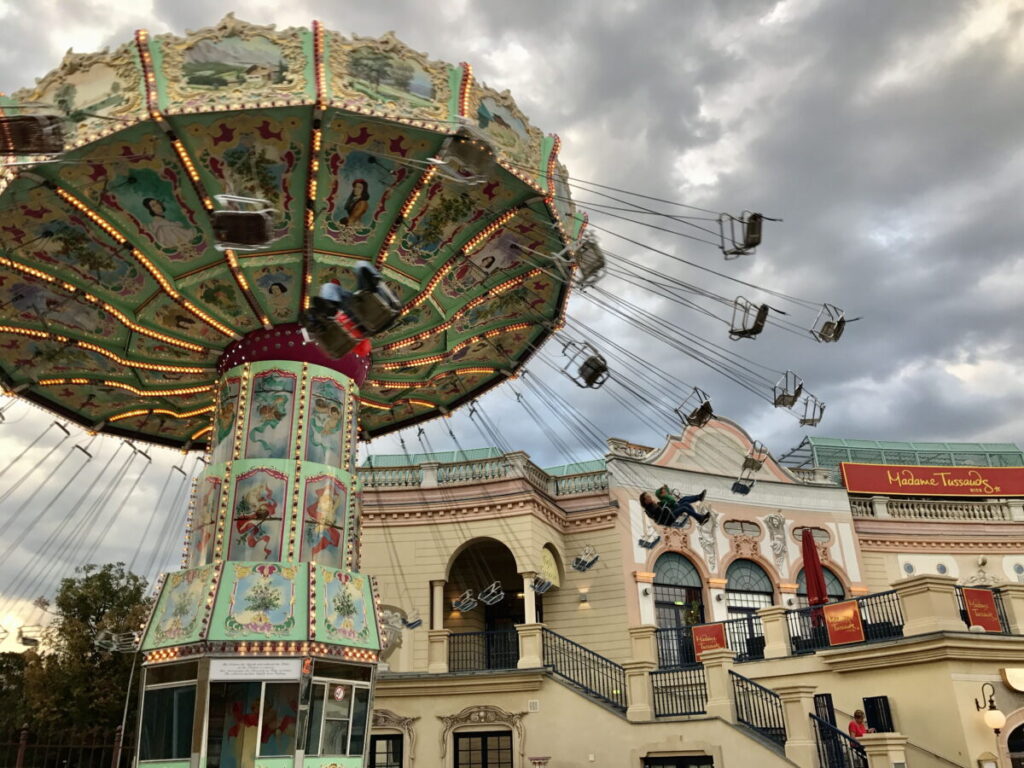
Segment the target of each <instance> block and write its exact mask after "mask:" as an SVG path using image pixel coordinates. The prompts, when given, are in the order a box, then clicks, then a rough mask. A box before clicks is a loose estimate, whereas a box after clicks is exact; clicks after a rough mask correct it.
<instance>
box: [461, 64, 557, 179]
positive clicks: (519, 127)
mask: <svg viewBox="0 0 1024 768" xmlns="http://www.w3.org/2000/svg"><path fill="white" fill-rule="evenodd" d="M467 116H468V117H469V118H470V119H471V120H473V121H474V122H475V123H476V125H477V127H478V128H479V129H480V130H482V131H483V132H484V133H485V134H487V137H488V138H489V139H490V140H491V141H492V142H493V143H494V146H495V148H496V149H497V150H498V152H499V154H500V157H501V158H502V159H503V160H505V161H506V162H507V163H508V164H509V165H510V166H511V167H512V168H514V169H515V170H517V171H519V172H520V173H525V174H526V175H527V176H529V177H530V178H531V179H534V180H538V181H539V180H540V179H541V178H542V172H543V169H544V167H543V165H542V158H541V140H542V139H543V137H544V134H543V133H542V132H541V131H540V130H539V129H537V128H534V127H533V126H532V125H530V123H529V121H528V120H527V119H526V115H524V114H523V113H522V112H521V111H520V110H519V107H517V106H516V103H515V100H514V99H513V98H512V96H511V94H509V92H508V91H502V92H500V93H499V92H498V91H495V90H494V89H493V88H488V87H487V86H486V85H484V84H483V83H481V82H479V81H478V80H476V78H474V79H473V83H472V85H471V87H470V89H469V110H468V113H467Z"/></svg>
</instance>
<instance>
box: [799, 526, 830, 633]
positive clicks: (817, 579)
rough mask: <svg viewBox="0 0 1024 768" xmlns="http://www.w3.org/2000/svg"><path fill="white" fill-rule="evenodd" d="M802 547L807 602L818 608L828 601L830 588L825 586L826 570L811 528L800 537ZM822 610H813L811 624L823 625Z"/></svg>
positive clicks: (806, 529)
mask: <svg viewBox="0 0 1024 768" xmlns="http://www.w3.org/2000/svg"><path fill="white" fill-rule="evenodd" d="M800 547H801V549H802V550H803V555H804V584H806V585H807V603H808V605H810V606H811V608H817V607H818V606H821V605H824V604H825V603H827V602H828V589H827V588H826V587H825V571H824V570H822V568H821V558H819V557H818V547H817V545H816V544H815V543H814V534H812V533H811V529H810V528H804V531H803V536H802V537H801V539H800ZM821 620H822V616H821V611H820V610H818V611H811V625H812V626H815V627H817V626H820V625H821Z"/></svg>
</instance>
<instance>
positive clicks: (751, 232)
mask: <svg viewBox="0 0 1024 768" xmlns="http://www.w3.org/2000/svg"><path fill="white" fill-rule="evenodd" d="M763 226H764V216H762V215H761V214H760V213H752V214H750V215H749V216H747V219H746V221H745V222H744V226H743V249H744V250H746V251H751V250H753V249H754V248H757V246H759V245H760V244H761V229H762V228H763Z"/></svg>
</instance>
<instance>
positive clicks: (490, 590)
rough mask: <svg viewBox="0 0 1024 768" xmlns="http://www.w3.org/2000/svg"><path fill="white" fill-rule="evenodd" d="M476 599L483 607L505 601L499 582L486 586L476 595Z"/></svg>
mask: <svg viewBox="0 0 1024 768" xmlns="http://www.w3.org/2000/svg"><path fill="white" fill-rule="evenodd" d="M477 598H478V599H479V600H480V602H481V603H483V604H484V605H497V604H498V603H500V602H501V601H502V600H504V599H505V590H503V589H502V588H501V582H500V581H495V582H494V583H493V584H488V585H487V586H486V587H485V588H484V589H483V591H481V592H478V593H477Z"/></svg>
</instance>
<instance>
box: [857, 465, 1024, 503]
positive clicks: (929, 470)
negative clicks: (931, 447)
mask: <svg viewBox="0 0 1024 768" xmlns="http://www.w3.org/2000/svg"><path fill="white" fill-rule="evenodd" d="M840 468H841V469H842V473H843V485H845V486H846V490H848V491H849V492H850V493H871V494H876V495H878V496H975V497H986V496H1024V467H911V466H898V465H893V464H850V463H849V462H845V461H844V462H843V463H842V464H840Z"/></svg>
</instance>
